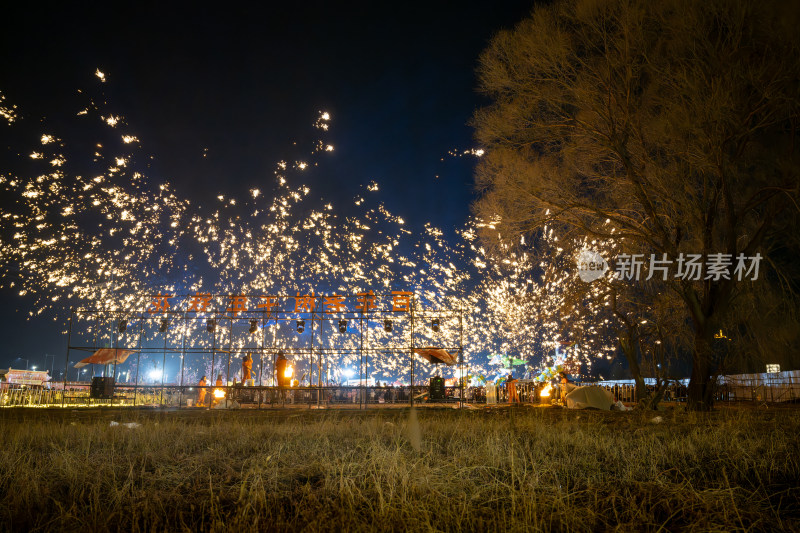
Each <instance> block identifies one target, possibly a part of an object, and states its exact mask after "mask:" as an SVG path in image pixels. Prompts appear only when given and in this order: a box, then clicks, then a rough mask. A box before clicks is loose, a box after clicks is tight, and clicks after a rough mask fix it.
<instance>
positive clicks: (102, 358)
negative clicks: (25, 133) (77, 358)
mask: <svg viewBox="0 0 800 533" xmlns="http://www.w3.org/2000/svg"><path fill="white" fill-rule="evenodd" d="M135 351H136V350H123V349H121V348H100V349H99V350H97V351H96V352H94V353H93V354H92V355H90V356H89V357H87V358H86V359H84V360H83V361H81V362H79V363H76V364H75V368H82V367H84V366H86V365H92V364H94V365H110V364H113V363H124V362H125V360H126V359H127V358H128V356H129V355H130V354H132V353H134V352H135Z"/></svg>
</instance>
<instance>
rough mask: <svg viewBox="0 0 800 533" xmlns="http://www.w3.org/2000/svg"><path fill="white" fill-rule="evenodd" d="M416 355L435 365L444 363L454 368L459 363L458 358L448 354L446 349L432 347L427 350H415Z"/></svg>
mask: <svg viewBox="0 0 800 533" xmlns="http://www.w3.org/2000/svg"><path fill="white" fill-rule="evenodd" d="M414 353H416V354H417V355H419V356H420V357H422V358H423V359H425V360H427V361H428V362H429V363H432V364H434V365H438V364H439V363H444V364H446V365H447V366H453V365H454V364H456V363H457V362H458V361H457V359H456V356H455V355H453V354H450V353H447V351H445V349H444V348H432V347H430V346H429V347H427V348H414Z"/></svg>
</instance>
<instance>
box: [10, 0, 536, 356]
mask: <svg viewBox="0 0 800 533" xmlns="http://www.w3.org/2000/svg"><path fill="white" fill-rule="evenodd" d="M17 4H19V5H16V6H6V7H4V10H3V11H4V13H3V17H2V20H1V21H0V28H1V30H0V43H2V44H0V46H2V50H3V52H2V59H0V61H2V68H1V69H0V73H2V74H0V92H2V93H3V94H4V95H5V96H6V98H7V103H12V104H16V105H18V106H19V108H20V109H19V111H20V117H19V119H18V121H19V122H22V123H23V126H24V125H29V126H33V125H35V124H37V122H38V121H40V119H42V118H44V120H45V123H46V124H48V125H51V126H55V127H51V128H50V129H51V130H52V129H57V126H58V120H57V119H54V118H53V117H58V116H59V112H62V114H63V110H64V109H65V108H67V107H68V106H70V105H71V102H73V101H74V98H75V95H76V91H77V90H78V89H84V90H86V88H89V87H96V85H97V78H96V77H95V76H94V72H95V70H96V69H100V70H101V71H103V72H104V73H105V74H106V78H107V80H108V81H107V83H105V84H104V85H103V87H102V92H103V94H104V95H105V97H106V101H107V102H108V107H109V108H111V109H114V110H115V111H116V112H118V113H119V114H121V115H124V117H125V120H126V122H127V124H128V125H129V127H128V128H127V130H128V131H131V132H135V134H136V135H137V137H138V138H139V139H140V140H141V146H142V149H143V150H144V151H145V152H146V153H148V154H151V155H152V156H153V158H152V159H151V160H150V168H148V169H147V174H148V175H149V176H150V177H152V178H155V179H163V180H165V181H169V182H170V183H172V184H173V185H174V186H175V187H176V189H177V192H178V194H179V195H180V196H182V197H186V198H190V199H191V200H192V201H193V202H194V203H195V204H200V205H204V204H211V203H212V202H214V201H215V198H216V196H217V195H218V194H229V195H242V194H244V193H246V191H247V190H248V189H250V188H253V187H261V188H264V189H266V190H269V189H270V186H271V184H272V183H273V182H274V175H273V170H274V168H275V163H276V162H277V161H279V160H281V159H291V158H292V157H293V155H298V154H302V153H307V147H308V143H309V142H310V141H311V140H313V136H314V135H315V132H314V130H313V128H312V127H311V124H312V123H313V122H314V120H315V119H316V117H317V116H318V115H319V112H320V111H327V112H329V113H330V114H331V116H332V118H333V120H332V126H331V133H330V135H329V136H328V139H329V140H330V141H331V142H332V143H333V144H334V145H335V147H336V150H335V152H334V153H332V154H330V155H326V157H325V160H326V161H325V164H324V166H322V167H320V168H317V169H313V170H312V171H311V172H309V173H308V174H307V176H306V177H305V178H306V179H305V181H306V182H307V183H308V184H309V185H310V186H311V188H312V191H313V195H315V196H318V197H322V198H325V199H326V201H330V202H332V203H333V204H334V205H335V206H343V205H345V204H348V203H351V200H352V198H353V197H354V196H355V195H356V194H358V192H359V190H360V188H361V187H362V186H363V185H365V184H367V183H368V182H370V181H371V180H375V181H377V182H378V183H379V184H380V186H381V192H382V196H381V200H382V201H384V202H385V203H386V205H387V207H388V208H389V209H390V210H391V211H392V212H394V213H395V214H396V215H400V216H402V217H403V218H404V219H405V220H406V221H408V224H409V226H408V227H409V228H410V229H412V230H419V228H421V226H422V224H423V223H424V222H427V221H431V222H433V223H434V224H436V225H438V226H441V227H445V228H453V227H457V226H459V225H461V224H463V223H464V222H465V221H466V219H467V217H468V215H469V205H470V203H471V201H472V200H473V198H474V191H473V176H472V167H473V165H474V164H475V158H474V157H452V156H450V155H448V152H449V151H451V150H456V151H464V150H468V149H470V148H473V147H475V144H474V142H473V140H472V131H471V129H470V127H469V126H468V121H469V119H470V117H471V116H472V113H473V112H474V110H475V108H476V107H478V106H480V105H482V104H483V103H484V101H483V100H482V98H481V97H480V95H478V94H477V92H476V89H475V88H476V85H477V83H476V78H475V68H476V65H477V58H478V56H479V54H480V52H481V50H482V49H483V48H484V47H485V46H486V44H487V43H488V40H489V39H490V38H491V37H492V35H493V34H495V33H496V32H497V31H498V30H500V29H503V28H507V27H510V26H512V25H513V24H514V23H516V22H517V21H519V20H520V19H521V18H523V17H524V16H526V15H527V14H528V13H529V12H530V9H531V7H532V2H530V1H508V2H494V3H476V4H474V5H463V4H455V3H454V4H450V5H445V4H433V3H430V2H425V3H419V4H416V5H409V4H408V3H392V4H389V3H377V2H376V3H368V4H360V5H359V4H350V5H348V6H340V5H332V3H327V2H304V3H301V2H297V3H285V4H282V5H277V6H272V5H270V6H269V7H268V8H267V7H264V5H261V6H258V7H252V6H232V5H229V4H226V3H221V4H218V5H217V6H216V7H215V8H206V7H197V6H195V5H185V6H176V5H172V4H170V5H169V6H167V5H166V4H165V5H161V4H159V5H150V4H140V3H136V4H127V5H121V6H120V7H114V8H112V7H110V4H102V5H97V6H95V7H84V6H81V7H75V6H74V5H67V4H66V3H64V4H61V5H60V7H57V8H49V7H42V6H41V5H36V6H31V7H20V5H21V4H22V3H21V2H20V3H17ZM69 109H70V110H71V109H72V107H69ZM0 128H3V129H6V130H8V127H7V126H5V125H2V126H0ZM57 133H59V134H60V136H62V137H67V136H68V132H58V131H57ZM2 139H4V140H6V141H7V142H6V143H4V144H6V146H4V147H3V148H4V153H5V154H8V146H10V145H11V144H13V141H14V140H8V131H4V132H2ZM293 143H297V144H296V145H295V144H293ZM299 147H305V148H302V149H303V150H306V152H298V153H297V154H295V153H294V152H296V151H297V150H301V148H299ZM293 151H294V152H293ZM437 176H438V177H437ZM345 214H346V212H345ZM2 301H3V306H2V311H1V314H0V320H1V321H2V324H3V325H2V332H3V337H4V342H3V346H2V348H0V366H2V367H8V366H11V365H13V366H14V367H20V366H22V367H24V365H25V362H24V361H20V360H16V361H15V358H17V357H20V356H21V357H23V358H27V359H28V360H29V364H30V365H33V364H36V365H39V367H40V368H41V367H42V366H43V365H44V364H45V358H44V354H45V353H47V354H55V355H56V356H57V357H56V358H57V361H58V363H57V364H56V368H60V367H62V366H63V357H64V353H65V347H66V339H65V338H64V336H63V335H61V333H60V330H61V328H60V327H58V326H57V325H55V324H54V322H53V320H52V315H49V316H47V315H46V316H43V317H42V318H39V319H36V320H31V321H26V320H25V316H26V315H27V311H28V309H29V308H30V305H31V301H29V300H27V299H26V298H25V297H20V296H18V295H17V294H16V293H15V292H14V291H11V290H8V289H4V290H3V291H2ZM51 365H52V363H48V366H51Z"/></svg>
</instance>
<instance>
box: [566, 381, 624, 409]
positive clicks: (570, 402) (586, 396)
mask: <svg viewBox="0 0 800 533" xmlns="http://www.w3.org/2000/svg"><path fill="white" fill-rule="evenodd" d="M565 400H566V402H567V408H568V409H587V408H592V409H602V410H604V411H608V410H609V409H611V405H612V404H613V403H614V396H613V395H612V394H611V391H607V390H606V389H604V388H602V387H593V386H590V387H575V388H574V389H573V390H572V391H570V392H569V394H567V395H566V397H565Z"/></svg>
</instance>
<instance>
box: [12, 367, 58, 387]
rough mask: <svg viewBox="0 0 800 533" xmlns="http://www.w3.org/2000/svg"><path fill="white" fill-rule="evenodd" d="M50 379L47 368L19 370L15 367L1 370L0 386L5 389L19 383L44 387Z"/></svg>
mask: <svg viewBox="0 0 800 533" xmlns="http://www.w3.org/2000/svg"><path fill="white" fill-rule="evenodd" d="M50 379H51V378H50V376H49V375H48V374H47V370H17V369H14V368H9V369H8V370H0V387H2V388H4V389H5V388H11V387H16V386H19V385H26V386H29V387H44V386H46V385H47V384H48V383H47V382H48V381H50Z"/></svg>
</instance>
